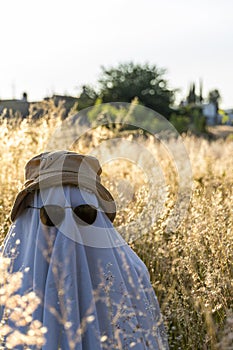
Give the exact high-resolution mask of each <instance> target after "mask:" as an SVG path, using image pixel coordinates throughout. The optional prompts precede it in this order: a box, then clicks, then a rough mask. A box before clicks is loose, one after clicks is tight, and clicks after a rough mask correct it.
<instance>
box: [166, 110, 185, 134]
mask: <svg viewBox="0 0 233 350" xmlns="http://www.w3.org/2000/svg"><path fill="white" fill-rule="evenodd" d="M170 122H171V123H172V124H173V125H174V127H175V128H176V130H177V131H178V132H179V133H182V132H187V131H188V129H189V124H190V119H189V117H187V116H183V115H177V114H176V113H172V115H171V118H170Z"/></svg>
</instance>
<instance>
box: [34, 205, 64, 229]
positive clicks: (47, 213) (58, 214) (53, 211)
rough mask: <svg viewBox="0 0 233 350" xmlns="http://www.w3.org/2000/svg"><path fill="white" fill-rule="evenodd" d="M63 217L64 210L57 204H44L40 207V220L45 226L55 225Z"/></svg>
mask: <svg viewBox="0 0 233 350" xmlns="http://www.w3.org/2000/svg"><path fill="white" fill-rule="evenodd" d="M64 217H65V211H64V209H63V208H62V207H60V206H59V205H45V206H44V207H41V208H40V220H41V222H42V224H44V225H45V226H49V227H51V226H57V225H59V224H60V223H61V222H62V220H63V219H64Z"/></svg>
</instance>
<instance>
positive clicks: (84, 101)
mask: <svg viewBox="0 0 233 350" xmlns="http://www.w3.org/2000/svg"><path fill="white" fill-rule="evenodd" d="M97 97H98V95H97V93H96V92H95V90H94V89H93V88H92V87H91V86H89V85H84V86H83V87H82V92H81V94H80V96H79V98H78V106H77V109H78V110H79V111H80V110H81V109H84V108H87V107H90V106H93V105H94V104H95V101H96V99H97Z"/></svg>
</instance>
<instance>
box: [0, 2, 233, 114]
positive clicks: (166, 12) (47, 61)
mask: <svg viewBox="0 0 233 350" xmlns="http://www.w3.org/2000/svg"><path fill="white" fill-rule="evenodd" d="M0 17H1V18H0V38H1V40H0V99H8V98H19V99H20V98H21V96H22V93H23V92H24V91H26V92H27V94H28V99H29V101H36V100H41V99H43V98H44V97H46V96H48V97H50V96H52V94H55V93H56V94H67V95H72V96H77V95H78V94H79V93H80V91H81V87H82V86H83V85H85V84H90V85H92V86H94V87H95V86H96V84H97V80H98V78H99V77H100V74H101V66H104V67H106V68H109V67H115V66H117V65H118V64H119V63H125V62H129V61H133V62H134V63H140V64H144V63H149V64H151V65H153V64H155V65H156V66H158V67H159V68H165V69H166V74H165V78H166V79H167V80H168V82H169V87H170V88H178V89H180V91H179V93H178V94H177V102H179V101H180V100H181V99H182V98H184V97H185V96H186V95H187V92H188V89H189V86H190V84H191V83H192V82H195V83H196V85H197V86H198V84H199V80H200V79H202V80H203V93H204V96H206V97H207V95H208V92H209V91H210V90H212V89H215V88H216V89H218V90H219V92H220V94H221V96H222V101H221V105H220V106H221V107H222V108H233V88H232V87H233V69H232V68H233V67H232V66H233V1H232V0H221V1H219V0H196V1H193V0H160V1H157V0H141V1H139V0H108V1H107V0H99V1H96V0H83V1H80V0H66V1H60V0H40V1H38V0H33V1H32V0H20V1H19V0H7V1H4V0H1V3H0Z"/></svg>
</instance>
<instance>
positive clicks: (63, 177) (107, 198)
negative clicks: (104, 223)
mask: <svg viewBox="0 0 233 350" xmlns="http://www.w3.org/2000/svg"><path fill="white" fill-rule="evenodd" d="M62 185H72V186H77V187H80V188H83V189H85V188H86V189H88V190H90V191H92V192H93V193H94V194H95V195H96V196H97V198H98V200H99V204H100V206H101V208H102V209H103V211H104V212H105V214H106V215H107V216H108V218H109V219H110V220H111V222H113V221H114V219H115V216H116V204H115V201H114V199H113V197H112V195H111V193H110V192H109V191H108V190H107V189H106V187H104V186H103V185H102V184H101V183H100V182H98V181H93V179H90V178H88V177H86V176H85V177H84V176H83V177H81V176H77V174H73V173H65V174H64V173H63V174H62V173H60V174H56V175H53V176H51V175H50V176H47V177H42V178H38V179H37V180H36V181H33V182H31V183H30V184H28V185H27V187H25V188H24V189H23V190H22V191H20V192H19V193H18V194H17V196H16V198H15V202H14V204H13V207H12V210H11V214H10V218H11V221H12V222H13V221H15V219H16V217H17V216H18V215H19V214H20V213H21V212H22V210H23V209H24V208H25V207H26V197H27V196H28V195H29V194H30V193H32V192H34V191H35V190H39V189H42V188H49V187H53V186H62Z"/></svg>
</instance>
